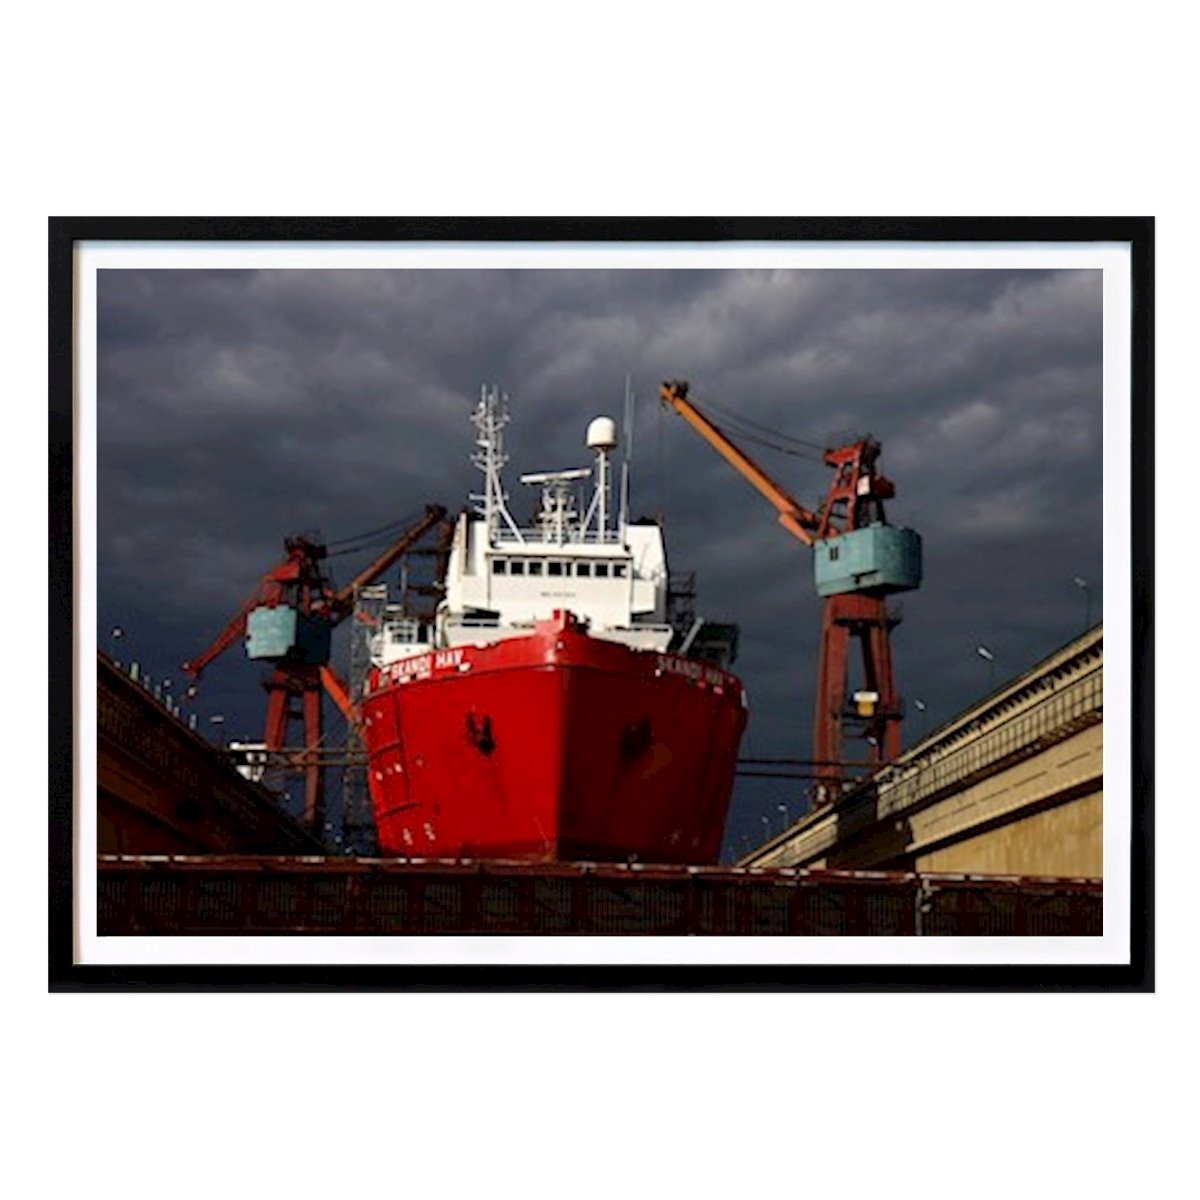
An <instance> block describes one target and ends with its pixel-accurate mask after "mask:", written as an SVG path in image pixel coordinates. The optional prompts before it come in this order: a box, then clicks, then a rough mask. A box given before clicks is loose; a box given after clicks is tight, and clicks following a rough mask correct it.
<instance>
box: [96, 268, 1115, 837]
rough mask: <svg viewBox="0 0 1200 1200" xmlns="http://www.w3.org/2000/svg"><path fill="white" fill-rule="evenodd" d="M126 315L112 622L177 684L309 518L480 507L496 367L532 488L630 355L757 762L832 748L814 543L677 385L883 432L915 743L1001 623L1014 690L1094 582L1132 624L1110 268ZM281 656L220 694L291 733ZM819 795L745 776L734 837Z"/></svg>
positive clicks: (688, 560)
mask: <svg viewBox="0 0 1200 1200" xmlns="http://www.w3.org/2000/svg"><path fill="white" fill-rule="evenodd" d="M98 332H99V344H98V354H99V360H98V396H99V413H98V422H97V438H98V456H99V545H98V567H99V608H100V611H99V621H100V625H99V628H100V630H101V644H102V646H106V643H107V640H108V639H107V631H108V630H109V629H111V628H112V627H113V626H120V627H121V628H122V629H123V630H124V631H125V632H126V639H125V642H124V644H123V646H122V653H123V655H124V656H129V655H130V654H132V655H133V656H134V657H137V658H138V659H139V660H140V661H141V663H142V664H143V665H144V666H145V668H146V669H148V670H150V671H151V672H152V673H153V674H154V675H155V677H162V676H164V675H167V676H170V675H174V676H175V678H176V679H177V678H178V664H179V663H180V662H182V661H183V660H184V659H186V658H188V657H189V656H191V655H193V654H195V653H196V652H198V651H199V650H200V649H202V648H203V647H204V646H205V645H207V643H208V642H209V641H210V640H211V638H212V636H213V635H214V634H215V633H216V632H217V630H218V629H219V628H220V627H221V625H222V624H223V623H224V622H225V620H227V619H228V617H229V616H230V615H231V614H232V613H233V612H234V611H235V610H236V608H237V607H238V605H239V604H240V602H241V601H242V599H243V598H244V597H245V595H246V594H247V593H248V592H249V591H251V589H252V588H253V586H254V585H255V583H256V581H257V580H258V578H259V577H260V576H261V575H262V574H263V572H264V570H266V569H267V568H268V567H269V566H271V565H273V564H274V563H275V562H276V561H278V559H279V557H280V555H281V553H282V539H283V537H284V535H285V534H287V533H289V532H294V531H297V530H302V529H318V530H321V531H322V532H323V533H324V534H325V535H326V536H327V537H329V538H340V537H345V536H347V535H350V534H355V533H358V532H359V531H362V530H366V529H371V528H373V527H375V526H379V525H383V524H386V523H387V522H389V521H393V520H396V519H397V518H399V517H401V516H404V515H406V514H410V513H412V512H414V511H416V510H418V509H419V508H420V507H421V506H423V505H424V504H425V503H427V502H433V501H436V502H439V503H442V504H444V505H446V506H447V507H448V508H450V509H452V510H455V509H457V508H458V507H460V506H461V505H462V503H463V502H464V500H465V497H466V493H467V492H468V491H469V490H471V489H473V488H474V487H475V486H476V479H477V477H478V473H477V472H476V471H475V470H474V468H472V467H471V466H470V465H469V462H468V453H469V451H470V449H471V427H470V425H469V422H468V417H469V414H470V412H471V409H472V407H473V405H474V403H475V401H476V399H477V397H478V392H479V387H480V385H481V384H482V383H485V382H489V383H490V382H495V383H498V384H500V385H501V386H502V387H503V388H504V389H505V390H506V391H507V392H508V393H509V394H510V396H511V405H512V413H513V420H512V424H511V426H510V427H509V438H508V448H509V450H510V452H511V455H512V462H511V465H510V467H509V475H508V482H509V486H510V491H511V492H514V493H515V492H518V491H520V490H521V489H520V485H519V484H518V483H517V481H516V477H517V475H518V474H519V473H521V472H523V471H534V470H545V469H553V468H560V467H569V466H578V465H586V464H587V463H588V462H589V460H590V459H589V455H588V454H587V452H586V451H585V450H584V448H583V435H584V430H585V428H586V426H587V423H588V420H589V419H590V418H591V417H592V416H594V415H597V414H599V413H603V412H608V413H611V414H613V415H615V416H617V417H620V415H621V410H622V403H623V391H624V379H625V374H626V372H629V373H630V375H631V376H632V379H633V383H634V388H635V390H636V392H637V393H638V396H639V399H640V403H639V408H638V420H637V435H636V440H635V448H634V475H633V480H634V482H633V489H632V490H633V502H632V508H633V509H634V512H635V514H636V513H643V512H644V513H653V512H658V511H661V512H662V514H663V517H664V521H665V529H666V537H667V544H668V553H669V555H670V562H671V567H672V569H673V570H677V571H678V570H691V569H694V570H695V571H696V572H697V575H698V585H699V592H700V597H699V606H698V607H699V609H700V611H701V612H702V613H703V614H704V615H705V616H707V617H710V618H713V619H732V620H735V621H737V622H738V623H739V625H740V626H741V655H740V658H739V660H738V663H737V664H736V667H735V671H736V672H737V674H738V675H739V676H740V677H741V678H742V680H743V682H744V683H745V684H746V687H747V689H748V691H749V696H750V702H751V719H750V725H749V728H748V731H747V737H746V739H745V740H744V742H743V748H742V749H743V754H748V755H749V754H752V755H756V756H774V755H779V756H797V757H802V756H806V755H807V754H808V753H809V750H810V744H809V743H810V732H811V728H810V727H811V722H812V703H813V687H814V682H815V673H816V648H817V643H818V635H819V630H820V607H819V603H818V601H817V598H816V596H815V593H814V590H813V584H812V558H811V552H810V551H808V550H807V549H805V548H804V547H803V546H801V545H800V544H799V543H798V542H796V541H795V540H794V539H793V538H792V537H791V536H790V535H789V534H787V533H786V532H785V531H784V530H783V529H782V528H780V527H779V526H778V525H777V524H776V522H775V514H774V512H773V510H772V509H771V508H770V507H769V506H768V505H767V503H766V502H765V501H764V500H763V499H762V498H761V497H760V496H759V495H758V494H757V493H756V492H754V491H753V490H752V489H751V488H750V487H749V486H748V485H747V484H745V483H744V482H743V481H742V480H741V479H740V478H739V477H738V476H737V475H735V474H734V472H733V471H732V470H731V469H730V468H729V467H728V466H727V465H726V464H725V463H724V462H723V461H722V460H721V459H719V458H718V456H717V455H716V454H715V453H714V452H713V451H712V450H711V449H710V448H709V447H708V446H707V445H705V444H704V443H703V442H702V441H701V440H700V439H699V438H698V437H697V436H696V435H695V434H694V433H693V432H692V431H691V430H690V429H688V428H687V427H686V426H685V425H684V423H683V422H682V421H681V420H679V418H678V417H675V416H674V415H673V414H670V413H666V414H664V413H662V411H661V408H660V406H659V404H658V401H657V390H658V384H659V382H660V381H661V380H662V379H665V378H686V379H688V380H690V382H691V384H692V389H693V395H694V396H695V397H696V398H697V399H699V400H701V401H703V400H704V399H706V398H707V399H710V400H713V401H715V402H716V403H718V404H721V405H723V406H725V407H727V408H732V409H736V410H738V411H740V412H742V413H744V414H745V415H746V416H748V417H750V418H751V419H752V420H754V421H757V422H760V423H763V424H766V425H768V426H771V427H773V428H776V429H780V430H783V431H786V432H789V433H791V434H793V435H795V436H797V437H801V438H806V439H811V440H816V441H819V442H822V443H824V442H827V441H830V440H831V439H835V438H838V437H842V436H845V435H846V434H849V433H863V432H871V433H873V434H874V435H875V436H876V437H878V438H879V439H880V440H881V441H882V443H883V458H882V462H881V466H882V468H883V470H884V471H885V473H886V474H888V475H889V476H890V477H891V478H892V479H893V481H894V482H895V483H896V485H897V497H896V499H895V500H894V501H892V502H891V504H890V506H889V511H888V516H889V519H890V520H891V521H892V522H893V523H896V524H903V525H911V526H912V527H913V528H915V529H917V530H918V531H919V532H920V533H921V535H922V537H923V539H924V549H925V582H924V585H923V587H922V588H921V590H920V591H918V592H914V593H909V594H906V595H905V596H903V597H902V603H903V607H904V614H905V619H904V623H903V624H902V625H901V626H900V627H899V628H898V629H897V630H896V632H895V633H894V635H893V647H894V654H895V658H896V670H897V677H898V684H899V688H900V691H901V693H902V695H904V696H905V697H906V698H907V699H908V701H909V705H910V718H909V720H908V721H907V723H906V728H905V733H904V738H905V741H906V743H907V742H909V741H912V740H915V739H916V737H917V736H918V735H919V734H920V733H921V732H922V731H923V730H928V729H931V728H933V726H934V725H936V724H938V723H940V722H941V721H942V720H944V719H946V718H949V717H951V716H952V715H954V713H956V712H957V711H959V710H960V709H962V708H963V707H964V706H966V705H967V704H969V703H970V702H971V701H972V700H973V699H975V698H977V697H978V696H979V695H980V694H982V693H983V692H985V691H986V690H988V689H989V688H990V686H991V677H990V673H989V668H988V665H987V664H986V663H985V662H984V661H983V660H982V659H981V658H980V657H979V656H978V655H977V654H976V651H975V648H976V646H978V645H979V644H980V643H983V644H986V645H987V646H988V647H989V648H990V649H991V650H992V651H993V653H994V654H995V657H996V672H997V674H996V678H997V681H999V680H1000V679H1002V678H1004V677H1006V676H1008V675H1012V674H1017V673H1019V672H1020V671H1022V670H1023V669H1025V668H1026V667H1027V666H1029V665H1031V664H1032V663H1033V662H1034V661H1036V660H1037V659H1038V658H1040V657H1041V656H1043V655H1045V654H1047V653H1049V652H1050V651H1051V650H1053V649H1054V648H1055V647H1057V646H1058V645H1060V644H1062V643H1063V642H1065V641H1067V640H1068V639H1069V638H1071V637H1073V636H1074V635H1076V634H1077V633H1079V632H1080V630H1081V629H1082V628H1083V625H1084V619H1085V601H1086V597H1085V595H1084V593H1083V592H1082V591H1081V590H1080V589H1079V588H1078V587H1076V586H1075V585H1074V583H1073V578H1074V577H1075V576H1081V577H1083V578H1084V579H1086V580H1088V581H1089V582H1090V583H1091V585H1092V587H1093V589H1094V601H1093V607H1092V618H1093V620H1098V619H1099V618H1100V615H1101V611H1100V603H1101V599H1102V596H1101V590H1100V580H1101V567H1102V560H1101V518H1102V480H1101V417H1102V407H1101V401H1102V381H1101V350H1102V339H1101V276H1100V273H1099V272H1098V271H1057V272H1055V271H1032V270H1030V271H1014V270H994V271H959V270H940V271H934V270H921V271H907V270H905V271H895V270H875V271H868V270H854V271H816V270H779V271H765V270H727V271H726V270H629V271H584V270H562V271H532V270H530V271H518V270H509V271H501V270H487V271H483V270H478V271H477V270H467V271H462V270H459V271H416V270H412V271H404V270H386V271H385V270H380V271H344V270H328V271H299V270H264V271H156V270H104V271H101V272H100V279H99V326H98ZM747 449H750V450H751V451H752V452H753V453H754V454H756V455H758V456H760V461H761V462H762V464H763V466H764V467H766V468H767V470H768V471H770V472H771V473H773V474H774V475H775V476H776V477H777V478H778V479H779V480H780V482H781V483H783V484H784V485H785V486H787V487H788V488H790V490H791V491H792V492H793V493H794V494H795V495H796V496H797V498H798V499H800V500H801V501H802V502H804V503H807V504H812V505H815V504H816V503H817V502H818V501H819V499H820V498H821V497H822V496H823V495H824V493H825V490H826V488H827V486H828V482H829V470H828V468H826V467H824V466H822V465H821V464H820V463H817V462H812V461H809V460H807V459H802V458H790V457H781V456H779V455H776V454H774V453H772V452H770V451H768V450H765V449H762V448H760V447H757V446H747ZM338 563H339V573H340V574H341V577H342V578H343V579H345V578H346V577H348V575H349V569H350V568H353V567H354V565H355V563H354V561H353V560H346V559H341V560H338ZM342 563H346V564H347V567H346V568H342V567H341V566H340V564H342ZM106 648H107V647H106ZM258 674H259V671H258V668H255V667H253V666H251V665H250V664H249V663H248V662H247V661H246V660H245V659H244V657H242V656H241V655H240V653H239V651H238V650H237V649H235V650H233V651H231V652H230V653H228V654H227V655H226V658H225V660H224V661H222V662H221V663H219V664H218V665H216V666H214V667H213V668H212V670H211V671H210V673H209V675H208V676H207V677H206V681H205V687H204V692H203V694H202V696H201V697H200V699H199V701H198V705H197V707H198V709H199V711H200V713H201V716H202V717H206V716H208V715H210V714H212V713H215V712H221V713H224V714H226V715H227V717H228V727H229V729H230V732H231V733H232V734H233V735H234V736H239V735H241V734H249V735H252V736H255V737H258V736H261V726H262V721H263V714H264V698H263V694H262V692H261V690H259V689H258V687H257V685H256V680H257V678H258ZM918 697H919V698H920V699H922V700H923V701H924V702H925V703H926V705H927V706H928V712H927V713H926V714H923V715H922V714H920V713H917V712H916V711H914V710H913V708H912V700H913V699H914V698H918ZM801 791H802V785H799V784H795V783H789V782H786V781H773V782H769V783H768V782H758V783H754V784H750V783H747V782H744V781H743V782H739V785H738V787H737V790H736V792H735V798H734V806H733V811H732V814H731V821H730V829H729V834H728V836H727V847H729V849H730V851H732V850H735V849H737V848H738V847H739V844H740V842H741V841H742V839H744V838H745V837H746V836H747V835H756V836H757V835H761V833H762V826H761V817H762V816H764V815H765V816H767V817H768V818H769V819H770V821H771V822H772V825H773V828H777V827H778V825H779V822H780V820H781V817H780V814H779V813H778V811H777V805H779V804H782V803H786V804H787V805H788V806H789V812H790V813H791V815H793V816H794V815H795V814H796V813H797V812H798V811H800V809H801V807H802V802H801V800H800V793H801Z"/></svg>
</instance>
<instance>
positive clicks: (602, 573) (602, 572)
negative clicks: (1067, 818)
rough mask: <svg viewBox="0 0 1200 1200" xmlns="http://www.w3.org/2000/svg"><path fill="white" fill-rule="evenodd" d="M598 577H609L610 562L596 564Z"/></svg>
mask: <svg viewBox="0 0 1200 1200" xmlns="http://www.w3.org/2000/svg"><path fill="white" fill-rule="evenodd" d="M596 578H597V579H607V578H608V563H597V564H596Z"/></svg>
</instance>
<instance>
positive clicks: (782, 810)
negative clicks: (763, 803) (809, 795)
mask: <svg viewBox="0 0 1200 1200" xmlns="http://www.w3.org/2000/svg"><path fill="white" fill-rule="evenodd" d="M775 811H776V812H777V813H779V815H780V816H781V817H782V818H783V827H784V829H786V828H787V827H788V823H789V822H788V806H787V805H786V804H777V805H775Z"/></svg>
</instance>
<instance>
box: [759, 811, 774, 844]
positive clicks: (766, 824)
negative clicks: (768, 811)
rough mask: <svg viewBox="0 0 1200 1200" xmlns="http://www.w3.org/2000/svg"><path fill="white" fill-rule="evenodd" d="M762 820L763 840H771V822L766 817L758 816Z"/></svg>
mask: <svg viewBox="0 0 1200 1200" xmlns="http://www.w3.org/2000/svg"><path fill="white" fill-rule="evenodd" d="M758 819H759V820H760V821H761V822H762V827H763V839H764V841H770V840H771V822H770V821H769V820H768V819H767V818H766V817H759V818H758Z"/></svg>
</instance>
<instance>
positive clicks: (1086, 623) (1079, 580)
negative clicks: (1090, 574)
mask: <svg viewBox="0 0 1200 1200" xmlns="http://www.w3.org/2000/svg"><path fill="white" fill-rule="evenodd" d="M1074 584H1075V586H1076V587H1077V588H1078V589H1079V590H1080V591H1081V592H1082V593H1083V595H1084V605H1085V607H1084V612H1085V614H1086V615H1085V616H1084V620H1083V629H1084V632H1085V633H1086V632H1087V631H1088V630H1089V629H1091V627H1092V585H1091V584H1090V583H1088V581H1087V580H1086V579H1084V578H1083V576H1082V575H1076V576H1075V579H1074Z"/></svg>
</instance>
